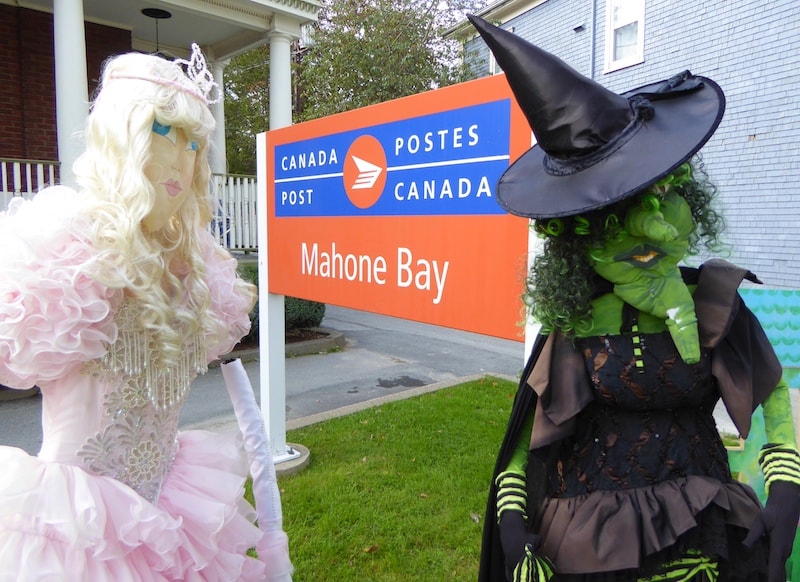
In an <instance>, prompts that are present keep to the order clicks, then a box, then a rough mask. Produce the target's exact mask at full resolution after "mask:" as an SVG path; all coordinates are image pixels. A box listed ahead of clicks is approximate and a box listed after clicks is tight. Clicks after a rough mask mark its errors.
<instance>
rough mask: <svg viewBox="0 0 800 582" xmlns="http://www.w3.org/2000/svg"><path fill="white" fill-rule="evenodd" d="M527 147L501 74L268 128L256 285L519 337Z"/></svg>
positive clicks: (524, 129) (523, 127)
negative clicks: (509, 188)
mask: <svg viewBox="0 0 800 582" xmlns="http://www.w3.org/2000/svg"><path fill="white" fill-rule="evenodd" d="M529 146H530V130H529V129H528V125H527V122H526V121H525V118H524V117H523V116H522V113H521V112H520V111H519V109H518V108H517V107H516V104H515V102H514V100H513V97H512V95H511V91H510V89H509V88H508V84H507V83H506V81H505V77H504V76H497V77H490V78H486V79H480V80H477V81H471V82H469V83H463V84H460V85H456V86H452V87H447V88H444V89H439V90H436V91H431V92H428V93H424V94H421V95H415V96H413V97H407V98H404V99H398V100H396V101H390V102H387V103H382V104H379V105H375V106H372V107H367V108H364V109H360V110H356V111H351V112H347V113H343V114H339V115H334V116H331V117H326V118H323V119H319V120H315V121H312V122H308V123H303V124H298V125H293V126H290V127H286V128H282V129H279V130H274V131H271V132H268V133H267V148H266V155H267V160H266V168H267V205H266V208H267V216H266V221H267V245H268V257H267V259H268V262H267V264H268V269H269V291H270V292H272V293H277V294H282V295H289V296H292V297H301V298H304V299H311V300H314V301H321V302H323V303H330V304H335V305H341V306H344V307H352V308H355V309H361V310H364V311H371V312H374V313H381V314H384V315H390V316H394V317H401V318H406V319H412V320H415V321H421V322H425V323H432V324H437V325H443V326H447V327H452V328H456V329H463V330H467V331H472V332H477V333H482V334H487V335H492V336H497V337H503V338H508V339H514V340H518V341H521V340H522V335H521V333H522V332H521V328H520V327H519V322H520V320H521V319H522V307H523V306H522V302H521V300H520V295H521V293H522V290H523V282H524V277H525V274H526V253H527V240H528V231H527V221H526V220H524V219H521V218H518V217H514V216H511V215H508V214H506V213H505V211H504V210H503V209H502V208H501V207H500V206H499V205H498V204H497V201H496V197H495V187H496V184H497V180H498V178H499V177H500V175H501V174H502V172H503V171H504V170H505V169H506V168H507V167H508V164H509V162H510V161H511V160H514V159H516V158H517V157H518V156H519V155H520V154H521V153H522V152H524V151H525V150H526V149H527V148H528V147H529ZM262 207H263V206H262Z"/></svg>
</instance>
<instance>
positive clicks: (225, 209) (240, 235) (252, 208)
mask: <svg viewBox="0 0 800 582" xmlns="http://www.w3.org/2000/svg"><path fill="white" fill-rule="evenodd" d="M212 184H213V185H212V195H213V196H214V198H215V200H216V202H215V207H216V209H217V214H216V216H215V217H214V219H213V220H212V221H211V224H210V226H209V228H210V229H211V232H212V233H213V234H214V236H215V237H216V239H217V241H218V242H219V244H220V245H222V246H223V247H225V248H226V249H229V250H240V251H257V250H258V219H257V218H256V200H257V195H258V187H257V184H256V177H255V176H243V175H239V174H213V176H212Z"/></svg>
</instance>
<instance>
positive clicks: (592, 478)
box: [546, 332, 730, 497]
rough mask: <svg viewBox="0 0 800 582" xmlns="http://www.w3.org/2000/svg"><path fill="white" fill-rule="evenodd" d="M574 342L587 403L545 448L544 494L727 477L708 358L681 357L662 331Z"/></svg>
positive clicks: (563, 493)
mask: <svg viewBox="0 0 800 582" xmlns="http://www.w3.org/2000/svg"><path fill="white" fill-rule="evenodd" d="M638 337H639V338H640V339H639V341H640V346H641V357H640V358H639V362H638V365H637V358H636V357H635V356H634V347H635V346H634V340H633V336H632V335H631V334H621V335H614V336H599V337H590V338H585V339H580V340H578V342H577V343H578V348H579V349H580V350H581V351H582V352H583V355H584V360H585V362H586V370H587V373H588V374H589V377H590V380H591V384H592V386H593V390H594V395H595V399H594V401H593V402H592V403H590V404H589V405H588V406H587V407H586V408H585V409H584V410H583V411H581V412H580V414H579V415H578V417H577V422H576V429H575V433H574V435H573V436H572V437H571V438H568V439H565V440H564V441H562V442H561V443H557V444H555V445H553V446H552V447H550V450H549V451H547V453H546V456H547V457H548V458H549V464H550V467H549V471H548V481H549V485H548V490H549V494H550V495H551V496H553V497H572V496H574V495H581V494H584V493H589V492H591V491H595V490H619V489H630V488H634V487H646V486H649V485H654V484H656V483H659V482H662V481H664V480H667V479H674V478H678V477H682V476H686V475H707V476H711V477H714V478H717V479H719V480H721V481H725V482H727V481H729V480H730V469H729V467H728V461H727V454H726V451H725V448H724V446H723V445H722V441H721V439H720V438H719V434H718V432H717V429H716V424H715V422H714V418H713V416H712V411H713V409H714V405H715V403H716V401H717V399H718V398H719V395H718V392H717V390H716V387H715V384H714V380H713V377H712V376H711V359H710V354H709V353H708V352H705V351H704V352H703V354H702V357H701V360H700V362H699V363H697V364H691V365H688V364H686V363H684V362H683V360H681V358H680V356H679V355H678V353H677V350H676V348H675V344H674V343H673V342H672V339H671V338H670V336H669V334H668V333H667V332H663V333H656V334H638Z"/></svg>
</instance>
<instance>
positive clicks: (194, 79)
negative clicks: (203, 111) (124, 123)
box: [110, 42, 222, 105]
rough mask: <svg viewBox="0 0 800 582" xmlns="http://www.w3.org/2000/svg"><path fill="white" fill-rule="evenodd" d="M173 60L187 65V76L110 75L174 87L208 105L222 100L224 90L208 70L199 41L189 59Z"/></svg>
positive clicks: (113, 77) (194, 45)
mask: <svg viewBox="0 0 800 582" xmlns="http://www.w3.org/2000/svg"><path fill="white" fill-rule="evenodd" d="M172 62H173V63H175V64H176V65H179V66H181V67H185V73H186V76H185V77H183V78H181V80H180V81H173V80H171V79H164V78H163V77H156V76H154V75H132V74H129V73H117V72H112V73H111V75H110V76H111V78H112V79H137V80H140V81H150V82H151V83H158V84H159V85H166V86H168V87H174V88H176V89H180V90H181V91H184V92H186V93H188V94H189V95H192V96H193V97H197V98H198V99H200V101H202V102H203V103H205V104H206V105H210V104H212V103H219V102H220V101H222V90H221V89H220V88H219V85H218V84H217V83H216V82H215V81H214V75H213V74H212V73H211V71H209V70H208V65H207V64H206V57H205V56H203V53H202V51H201V50H200V47H199V46H197V43H194V42H193V43H192V56H191V58H190V59H189V60H188V61H187V60H186V59H175V60H174V61H172ZM214 92H216V94H215V95H214V98H213V99H212V98H211V96H212V93H214Z"/></svg>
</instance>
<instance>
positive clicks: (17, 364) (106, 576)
mask: <svg viewBox="0 0 800 582" xmlns="http://www.w3.org/2000/svg"><path fill="white" fill-rule="evenodd" d="M79 206H80V201H79V198H78V195H77V194H76V193H75V192H73V191H72V190H69V189H67V188H63V187H56V188H51V189H48V190H45V191H43V192H42V193H40V194H39V195H37V196H36V198H35V199H34V200H33V201H29V202H27V201H22V200H14V201H13V202H12V204H11V206H10V208H9V210H8V212H6V213H4V214H0V256H2V261H1V262H0V297H2V300H0V383H2V384H5V385H7V386H10V387H13V388H21V389H22V388H29V387H31V386H32V385H34V384H35V385H38V386H39V387H40V389H41V393H42V426H43V433H44V439H43V443H42V448H41V451H40V452H39V454H38V455H37V456H35V457H34V456H30V455H28V454H27V453H26V452H24V451H22V450H20V449H17V448H13V447H0V467H2V468H3V470H2V471H0V581H3V582H5V581H11V580H20V581H21V580H25V581H30V580H48V581H49V580H53V581H55V580H58V581H72V580H76V581H104V580H114V581H115V582H126V581H140V580H142V581H150V580H159V581H160V580H218V581H226V582H227V581H232V580H247V581H250V580H268V579H271V578H272V576H273V574H275V572H276V571H280V570H281V569H282V568H283V569H284V570H286V569H290V568H291V565H290V564H289V561H288V546H287V548H286V549H285V550H284V549H283V548H282V549H281V551H279V552H278V555H279V559H278V560H277V562H276V563H273V564H269V565H267V564H265V563H264V561H263V560H259V559H255V558H252V557H249V556H248V554H247V552H248V550H249V549H250V548H254V547H257V546H259V545H261V544H262V543H263V537H264V536H263V534H262V532H261V531H260V530H259V529H258V528H257V527H256V526H255V525H254V524H253V520H254V519H255V512H254V510H253V508H252V507H251V506H250V504H249V503H247V502H246V501H245V500H244V499H243V493H244V481H245V478H246V475H247V473H248V463H247V459H246V456H245V454H244V451H243V449H242V446H241V438H240V437H239V438H237V436H238V435H230V436H227V435H219V434H216V433H210V432H205V431H185V432H178V415H179V413H180V410H181V406H182V404H183V402H184V400H185V398H186V396H187V394H188V390H189V385H190V383H191V381H192V380H193V379H194V378H195V376H196V375H197V374H198V373H202V372H204V371H205V370H206V366H207V363H208V362H209V361H211V360H213V359H215V358H216V357H218V356H219V355H221V354H225V353H228V352H229V351H230V350H231V349H232V348H233V346H234V345H235V344H236V342H237V341H238V340H239V339H240V338H241V337H242V336H243V335H244V334H245V333H246V332H247V330H248V327H249V320H248V314H247V299H246V298H244V297H241V296H238V295H236V294H235V293H234V290H233V282H234V280H235V276H236V275H235V269H236V261H235V259H232V258H227V259H225V258H224V257H220V255H219V254H217V253H215V252H214V245H215V243H214V242H213V239H212V237H211V236H210V235H207V234H205V233H203V235H201V236H203V249H204V255H205V257H206V261H205V263H206V265H207V281H206V283H207V285H208V287H209V289H210V290H211V294H212V303H213V305H212V309H213V310H214V312H215V313H216V314H217V316H218V317H219V318H220V319H221V320H223V321H224V322H225V323H226V324H227V328H228V329H229V330H230V335H229V337H228V338H227V339H226V341H224V342H223V343H220V344H218V345H207V343H208V342H207V341H205V338H203V337H198V338H196V340H197V341H194V342H192V343H193V345H192V346H190V347H189V348H188V349H186V350H184V353H183V355H182V357H181V359H180V361H179V362H178V364H177V365H176V366H173V367H169V368H166V367H158V366H154V365H153V361H152V358H150V357H148V351H149V347H148V337H147V334H146V333H145V332H144V331H142V330H141V329H138V328H137V325H136V313H137V309H138V307H137V304H136V302H134V301H131V300H128V299H124V297H123V294H122V292H121V291H120V290H114V289H109V288H106V287H104V286H103V285H101V284H99V283H98V282H96V281H94V280H93V279H91V278H89V277H88V276H86V275H85V274H83V273H82V272H81V270H80V268H79V267H80V265H81V264H83V263H85V262H86V261H87V260H90V259H91V258H92V256H93V249H92V246H91V245H90V242H89V241H88V239H87V238H86V234H85V233H87V232H88V229H87V228H86V226H87V225H86V224H85V221H84V220H83V219H82V218H81V217H80V215H79V214H78V212H77V210H76V209H77V208H78V207H79ZM262 558H263V556H262ZM273 559H275V557H274V556H273ZM268 569H269V570H270V572H269V573H268V572H267V570H268Z"/></svg>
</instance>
